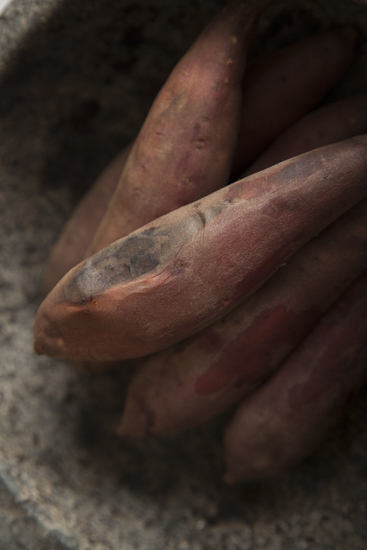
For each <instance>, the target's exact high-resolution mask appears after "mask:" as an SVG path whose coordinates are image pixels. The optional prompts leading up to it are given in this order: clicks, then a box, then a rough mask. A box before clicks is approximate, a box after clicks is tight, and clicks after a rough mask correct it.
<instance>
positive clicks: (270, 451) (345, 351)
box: [225, 272, 367, 483]
mask: <svg viewBox="0 0 367 550" xmlns="http://www.w3.org/2000/svg"><path fill="white" fill-rule="evenodd" d="M366 309H367V273H366V272H365V273H364V274H363V275H362V276H361V277H360V278H359V279H358V280H357V281H356V282H355V283H354V284H353V285H352V286H351V287H350V288H349V289H348V290H347V291H346V292H345V294H344V295H343V296H342V298H341V299H340V300H339V301H338V302H337V304H336V305H335V306H333V308H332V309H331V310H330V312H329V313H327V314H326V315H325V317H324V318H323V320H322V321H321V322H320V323H319V324H318V325H317V326H316V328H315V330H314V331H313V332H312V333H311V334H310V336H309V337H308V338H307V339H306V340H305V341H304V342H303V343H302V345H301V346H300V347H299V348H298V349H297V350H296V351H295V352H294V353H293V354H292V355H291V356H290V358H289V359H288V360H287V361H286V362H285V364H284V366H283V367H282V368H281V370H280V371H278V372H277V373H276V375H274V377H273V378H272V379H270V380H269V381H268V383H267V384H265V385H264V386H263V387H262V388H260V390H258V391H257V392H256V393H254V394H253V395H252V396H251V397H250V398H249V399H248V400H246V401H245V402H244V403H243V404H242V405H240V407H239V409H238V411H237V413H236V414H235V416H234V418H233V420H232V421H231V423H230V424H229V426H228V427H227V430H226V434H225V454H226V463H227V473H226V476H225V480H226V481H227V482H228V483H234V482H238V481H246V480H247V481H249V480H257V479H263V478H266V477H269V476H273V475H276V474H278V473H280V472H282V471H283V470H285V469H288V468H290V467H291V466H293V465H294V464H296V463H297V462H299V461H300V460H302V459H303V458H305V457H306V456H307V455H308V454H310V453H311V451H313V450H314V448H315V446H316V445H317V444H318V443H319V441H320V440H321V438H322V436H323V435H324V434H325V432H326V431H327V430H328V429H330V427H332V426H333V424H335V423H336V422H337V420H339V418H340V416H341V415H342V414H343V412H344V411H345V408H346V406H347V405H348V403H349V402H350V400H351V398H352V397H353V396H354V395H355V394H356V393H357V392H358V390H359V388H360V387H361V385H362V384H363V382H364V380H365V379H366V377H367V316H366Z"/></svg>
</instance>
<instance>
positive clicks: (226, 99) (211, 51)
mask: <svg viewBox="0 0 367 550" xmlns="http://www.w3.org/2000/svg"><path fill="white" fill-rule="evenodd" d="M270 2H271V0H246V1H240V0H235V1H233V2H231V3H230V4H229V5H228V6H227V7H226V8H224V9H223V10H222V11H221V12H220V13H219V14H218V15H217V17H215V18H214V19H213V21H212V22H211V23H210V24H209V25H208V26H207V27H206V28H205V29H204V31H203V32H202V33H201V35H200V36H199V38H198V39H197V40H196V42H195V43H194V44H193V46H192V47H191V48H190V50H189V51H188V52H187V54H186V55H185V56H184V57H183V58H182V60H181V61H180V62H179V63H178V65H177V66H176V67H175V68H174V70H173V72H172V73H171V75H170V77H169V78H168V80H167V82H166V83H165V85H164V86H163V88H162V90H161V91H160V93H159V94H158V96H157V98H156V100H155V101H154V103H153V106H152V108H151V110H150V112H149V115H148V117H147V119H146V121H145V123H144V124H143V127H142V129H141V131H140V133H139V135H138V137H137V139H136V141H135V143H134V145H133V148H132V151H131V153H130V156H129V158H128V160H127V163H126V165H125V168H124V171H123V173H122V175H121V179H120V182H119V184H118V187H117V189H116V193H115V195H114V197H113V199H112V201H111V203H110V206H109V208H108V210H107V212H106V214H105V216H104V218H103V220H102V222H101V224H100V227H99V229H98V231H97V233H96V235H95V237H94V239H93V243H92V245H91V246H90V248H89V250H88V252H87V256H89V255H91V254H94V253H95V252H97V251H99V250H101V249H102V248H104V247H105V246H107V245H109V244H110V243H112V242H114V241H115V240H117V239H119V238H121V237H124V236H125V235H128V234H129V233H131V232H132V231H134V230H135V229H137V228H138V227H141V226H142V225H144V224H146V223H148V222H150V221H152V220H154V219H156V218H158V217H160V216H162V215H164V214H166V213H167V212H170V211H171V210H174V209H176V208H179V207H181V206H183V205H186V204H189V203H191V202H192V201H194V200H197V199H199V198H200V197H202V196H205V195H207V194H208V193H211V192H213V191H215V190H216V189H219V188H220V187H222V186H223V185H225V184H226V183H227V182H228V178H229V173H230V169H231V164H232V158H233V153H234V149H235V145H236V142H237V137H238V130H239V120H240V112H241V106H242V86H241V83H242V79H243V74H244V69H245V61H246V57H247V50H248V45H249V42H250V39H251V37H252V34H253V32H254V30H255V28H256V24H257V20H258V18H259V16H260V14H261V12H262V11H263V9H265V7H266V6H267V5H268V4H269V3H270Z"/></svg>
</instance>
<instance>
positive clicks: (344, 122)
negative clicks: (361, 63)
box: [244, 94, 367, 176]
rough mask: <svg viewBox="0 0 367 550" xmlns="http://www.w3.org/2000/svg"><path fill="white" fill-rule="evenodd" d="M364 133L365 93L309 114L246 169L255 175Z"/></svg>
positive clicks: (248, 173) (366, 115)
mask: <svg viewBox="0 0 367 550" xmlns="http://www.w3.org/2000/svg"><path fill="white" fill-rule="evenodd" d="M366 131H367V94H361V95H357V96H354V97H349V98H347V99H340V100H339V101H335V102H333V103H330V104H329V105H325V107H321V108H320V109H316V110H315V111H312V112H311V113H309V114H308V115H306V116H304V117H303V118H301V119H300V120H299V121H298V122H296V124H294V125H293V126H292V127H291V128H289V129H288V130H287V131H286V132H284V133H283V134H282V135H281V136H280V137H279V138H278V139H276V140H275V141H274V142H273V143H272V144H271V145H270V146H269V147H268V148H267V149H265V151H264V152H263V153H262V154H261V155H260V156H259V157H258V158H257V159H256V161H255V162H254V163H253V164H252V165H251V166H250V167H249V168H248V169H247V170H246V172H245V174H244V176H248V175H250V174H255V173H256V172H259V171H260V170H264V169H265V168H268V167H269V166H273V164H276V163H277V162H281V161H282V160H286V159H289V158H291V157H295V156H297V155H300V154H302V153H304V152H305V151H311V150H312V149H315V148H316V147H322V146H323V145H328V144H329V143H336V142H338V141H341V140H343V139H347V138H349V137H353V136H358V135H360V134H364V133H366Z"/></svg>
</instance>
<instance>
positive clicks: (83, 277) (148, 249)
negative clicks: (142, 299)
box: [65, 211, 205, 303]
mask: <svg viewBox="0 0 367 550" xmlns="http://www.w3.org/2000/svg"><path fill="white" fill-rule="evenodd" d="M204 220H205V215H203V216H200V215H198V214H197V211H195V214H193V215H191V216H190V217H188V218H185V219H183V220H179V221H175V222H172V223H170V224H166V225H162V226H161V227H159V226H158V227H157V226H153V227H149V228H147V229H144V230H142V231H137V232H135V233H133V234H131V235H130V236H128V237H125V238H123V239H120V240H118V241H116V242H114V243H113V244H111V245H110V246H108V247H106V248H104V249H103V250H101V251H100V252H98V253H97V254H95V255H94V256H92V257H91V258H89V259H88V260H86V261H85V262H83V264H81V265H80V267H78V268H77V270H78V271H77V273H76V274H75V276H74V277H73V279H72V280H71V281H70V283H69V284H68V285H66V288H65V300H66V301H71V302H73V303H83V300H85V298H86V297H88V296H90V295H91V294H99V293H101V292H105V291H107V290H108V289H110V288H112V287H115V286H119V285H123V284H125V283H129V282H131V281H133V280H135V279H138V278H139V277H142V276H144V275H147V274H151V273H154V272H156V271H157V270H162V269H164V267H166V266H167V265H168V264H169V263H170V262H173V269H174V270H175V272H177V269H178V263H177V262H178V260H177V258H176V256H177V254H178V253H179V251H180V250H181V249H182V247H183V246H184V245H185V244H186V243H187V242H189V241H190V239H192V237H193V236H194V235H195V234H196V233H197V232H198V231H200V230H201V229H202V228H203V221H204ZM175 262H176V263H175ZM180 270H182V266H181V268H180Z"/></svg>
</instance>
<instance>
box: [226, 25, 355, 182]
mask: <svg viewBox="0 0 367 550" xmlns="http://www.w3.org/2000/svg"><path fill="white" fill-rule="evenodd" d="M356 38H357V35H356V32H355V31H354V30H353V29H351V28H349V27H347V28H343V29H338V30H333V31H327V32H325V33H322V34H319V35H315V36H311V37H309V38H308V39H305V40H303V41H301V42H299V43H296V44H293V45H291V46H289V47H288V48H285V49H284V50H280V51H279V52H275V53H274V54H272V55H270V56H266V57H265V56H264V58H263V59H259V60H256V61H255V62H253V63H251V64H250V63H249V65H248V68H247V71H246V74H245V79H244V94H243V105H244V108H243V111H242V118H241V125H240V134H239V138H238V143H237V148H236V152H235V156H234V161H233V168H232V172H233V173H234V174H237V175H238V174H241V173H242V172H243V171H244V170H245V168H246V167H247V166H248V165H249V164H250V163H251V162H253V161H254V159H255V158H256V157H257V156H258V155H259V154H260V153H261V152H262V151H263V149H264V148H265V147H266V146H268V145H269V144H270V143H271V142H272V141H273V140H274V139H275V138H277V137H278V136H279V135H280V134H281V133H282V132H284V131H285V130H286V129H287V128H289V127H290V126H291V125H292V124H294V123H295V122H296V121H297V120H298V119H299V118H300V117H301V116H303V115H304V114H305V113H307V112H308V111H309V110H310V109H312V108H313V107H314V106H315V105H316V104H317V103H318V102H319V101H321V99H322V98H323V97H324V96H325V94H326V93H327V92H328V90H329V89H330V88H331V87H332V86H334V84H335V83H336V82H337V81H338V80H339V78H340V77H341V76H342V74H343V73H344V72H345V70H346V69H347V67H348V66H349V65H350V63H351V62H352V59H353V56H354V53H355V44H356ZM288 158H290V157H288Z"/></svg>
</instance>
